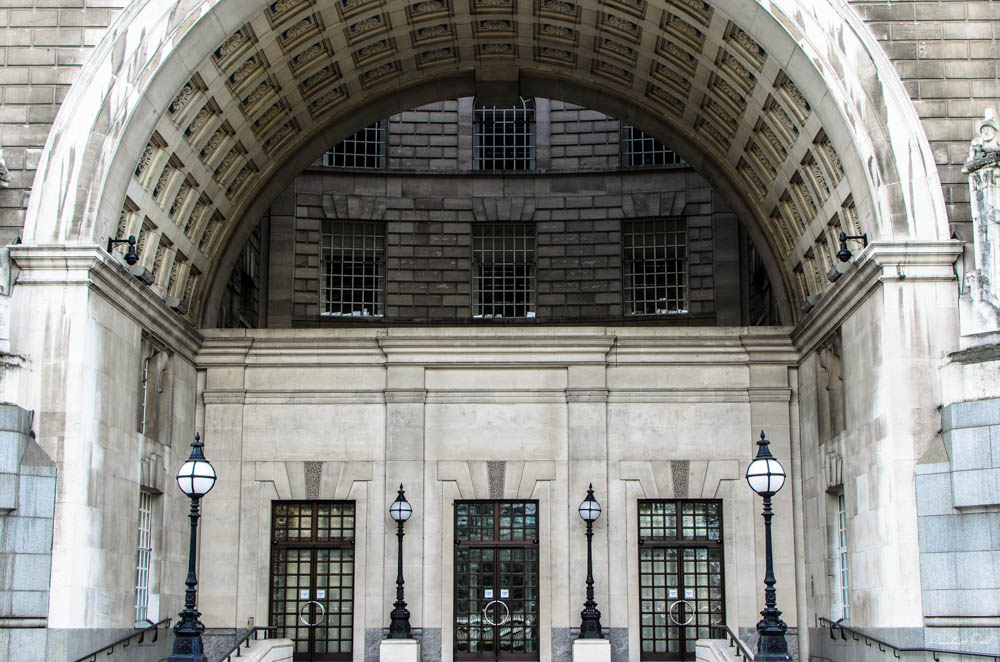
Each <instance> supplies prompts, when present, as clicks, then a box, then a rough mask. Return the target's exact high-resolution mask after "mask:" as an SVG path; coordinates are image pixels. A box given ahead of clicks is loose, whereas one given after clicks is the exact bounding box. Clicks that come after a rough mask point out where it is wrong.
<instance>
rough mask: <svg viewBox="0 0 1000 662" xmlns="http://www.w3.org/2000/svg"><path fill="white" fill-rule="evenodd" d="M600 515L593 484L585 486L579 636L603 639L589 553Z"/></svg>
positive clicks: (582, 511) (582, 515) (592, 564)
mask: <svg viewBox="0 0 1000 662" xmlns="http://www.w3.org/2000/svg"><path fill="white" fill-rule="evenodd" d="M600 516H601V504H599V503H598V502H597V499H595V498H594V485H593V483H591V484H590V485H589V486H588V487H587V498H586V499H584V500H583V503H581V504H580V517H582V518H583V521H584V522H586V523H587V599H586V601H585V602H584V603H583V611H581V612H580V619H581V620H580V638H581V639H603V638H604V635H602V634H601V612H600V611H598V609H597V603H596V602H594V562H593V557H592V555H591V548H592V542H593V539H594V522H595V521H596V520H597V518H598V517H600Z"/></svg>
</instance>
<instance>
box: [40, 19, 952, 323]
mask: <svg viewBox="0 0 1000 662" xmlns="http://www.w3.org/2000/svg"><path fill="white" fill-rule="evenodd" d="M512 84H517V85H518V86H519V87H521V88H522V91H524V92H526V93H529V94H530V93H535V91H537V90H545V91H546V92H545V96H554V97H559V96H560V95H562V96H564V97H567V98H569V99H570V100H572V99H573V98H581V99H586V100H587V101H588V103H589V105H591V106H593V107H595V108H597V109H608V110H611V111H612V112H615V114H618V115H619V116H623V117H624V118H626V119H630V118H637V119H639V120H640V121H641V122H643V123H644V124H646V125H649V126H650V129H652V130H653V131H654V132H657V133H659V134H660V135H662V136H663V137H665V138H667V139H668V140H669V141H670V143H671V145H672V146H673V147H674V148H675V149H677V150H678V151H679V152H680V153H681V155H682V156H684V157H685V158H686V159H687V160H688V161H689V162H690V163H692V164H694V165H695V166H696V167H697V168H698V169H699V170H700V171H701V172H702V173H703V174H705V175H706V176H707V177H708V178H709V179H710V180H711V181H712V182H713V183H714V184H716V186H717V187H719V188H720V190H721V191H722V192H723V193H724V194H725V195H727V197H729V198H730V202H731V203H732V204H733V205H734V206H735V207H736V208H737V209H738V210H740V211H741V212H742V215H743V220H744V222H745V223H746V224H747V226H748V227H749V228H750V230H751V233H752V235H753V236H754V238H755V240H756V241H757V243H758V244H759V245H760V246H761V247H762V248H763V252H764V253H765V256H766V258H767V261H768V262H769V266H770V270H771V274H772V280H775V281H776V282H777V283H778V286H779V288H780V289H781V290H783V291H784V292H785V293H786V295H787V301H789V302H790V306H788V307H789V308H790V309H791V310H792V312H793V314H797V311H798V308H799V306H798V304H800V303H801V302H802V301H803V300H805V299H806V298H807V297H809V296H810V295H814V294H817V293H820V292H822V290H823V289H824V287H825V286H826V285H827V281H826V279H825V277H824V274H825V272H826V271H827V270H828V269H829V268H830V267H831V266H832V264H833V254H834V253H835V251H836V244H835V238H836V235H837V234H838V233H839V232H840V231H841V230H842V229H843V230H846V231H848V232H849V233H858V232H861V231H864V232H867V233H868V234H869V235H870V236H871V237H872V238H873V239H892V240H903V239H928V240H940V239H944V238H946V237H947V236H948V224H947V217H946V213H945V207H944V201H943V197H942V195H941V191H940V186H939V183H938V176H937V171H936V169H935V166H934V161H933V158H932V156H931V153H930V149H929V147H928V145H927V141H926V138H925V137H924V134H923V130H922V128H921V125H920V124H919V121H918V119H917V116H916V114H915V112H914V110H913V108H912V105H911V103H910V100H909V98H908V96H907V95H906V93H905V91H904V89H903V87H902V85H901V83H900V82H899V80H898V78H897V76H896V74H895V72H894V70H893V68H892V66H891V64H890V63H889V61H888V59H887V58H886V57H885V56H884V54H883V53H882V52H881V50H880V49H879V47H878V45H877V44H876V42H875V40H874V39H873V38H872V36H871V35H870V33H869V32H868V31H867V28H866V27H865V26H864V25H863V23H862V22H861V21H860V20H859V19H858V18H857V17H856V16H855V15H854V14H853V13H852V12H851V10H850V9H849V7H847V5H846V3H844V2H842V1H841V0H825V1H821V2H808V3H805V2H799V1H798V0H776V1H775V2H770V3H764V4H758V3H756V2H745V0H719V1H717V2H713V3H708V2H701V1H700V0H669V1H667V2H665V3H664V4H662V5H660V4H657V5H655V6H654V5H652V4H650V3H648V2H646V1H645V0H579V1H577V2H568V1H565V0H535V1H534V2H526V1H523V0H521V1H517V0H468V1H466V0H417V1H414V2H409V3H405V4H404V3H392V4H391V5H389V4H387V3H381V2H379V1H378V0H371V1H367V2H366V1H365V0H340V1H338V2H326V1H321V0H278V1H277V2H266V3H263V2H247V1H246V0H203V1H199V2H195V1H192V2H181V3H175V2H166V1H160V0H145V1H144V2H135V3H132V4H131V5H130V6H129V8H128V9H126V10H125V11H124V12H123V13H122V14H121V16H120V17H119V19H118V21H117V22H116V24H115V25H114V26H113V27H112V28H111V29H110V30H109V32H108V35H107V36H106V37H105V39H104V41H102V43H101V44H100V45H99V47H98V48H97V49H96V51H95V53H94V55H93V57H92V59H91V60H90V61H89V62H88V63H87V65H86V66H85V67H84V68H83V70H82V71H81V74H80V77H79V79H78V81H77V83H76V84H75V85H74V86H73V88H72V89H71V91H70V93H69V95H68V97H67V99H66V101H65V103H64V105H63V108H62V110H61V112H60V114H59V116H58V118H57V120H56V123H55V125H54V127H53V130H52V132H51V133H50V137H49V140H48V143H47V144H46V147H45V150H44V153H43V156H42V158H41V162H40V164H39V169H38V173H37V176H36V180H35V186H34V189H33V193H32V197H31V201H30V204H29V209H28V214H27V220H26V226H25V234H24V238H25V242H26V243H29V244H30V243H36V244H42V243H69V244H80V243H83V244H92V243H97V244H102V243H104V240H105V238H106V237H108V236H127V235H129V234H137V235H139V238H140V247H141V250H142V253H143V254H142V260H143V264H144V265H145V266H146V267H147V268H149V269H150V270H151V271H152V272H153V275H154V278H155V283H154V285H153V288H154V291H156V292H157V293H158V294H159V295H160V296H162V297H164V298H167V297H171V298H172V300H174V301H178V302H182V303H183V305H179V306H178V308H179V310H182V311H185V310H186V311H187V312H186V315H187V316H188V319H189V320H190V321H192V322H194V323H195V324H200V323H204V322H208V323H211V313H209V312H207V311H209V310H212V309H214V306H212V305H209V304H211V303H212V302H213V301H214V299H215V295H216V294H217V293H218V292H217V290H216V291H215V292H213V291H212V289H211V284H212V282H213V280H216V281H217V280H219V279H217V278H216V275H217V274H222V278H223V279H224V278H225V275H226V274H228V268H229V266H230V265H231V263H232V261H233V259H234V258H235V254H236V252H237V251H238V247H239V246H240V245H241V244H242V239H243V238H245V236H246V234H247V233H248V232H249V229H250V225H251V224H252V223H253V222H255V220H256V218H255V214H256V213H257V212H259V211H261V210H262V209H263V208H264V207H265V206H266V205H267V204H268V202H269V201H270V199H271V197H273V195H274V194H275V193H276V192H277V190H280V188H281V187H282V186H283V185H284V183H285V182H287V181H288V180H289V179H290V178H291V177H292V176H293V175H294V173H295V172H297V170H298V169H300V168H301V167H302V166H303V165H304V164H306V163H308V162H309V161H310V160H312V158H314V157H315V156H316V154H317V153H318V152H320V151H323V150H324V149H326V148H327V147H328V146H329V145H331V144H332V143H334V142H335V141H336V140H338V139H339V138H341V137H343V136H344V135H347V134H348V133H350V132H351V131H352V130H354V129H356V128H358V127H360V126H362V125H364V124H365V123H366V122H368V121H370V120H371V119H374V118H376V117H379V116H384V115H385V114H388V113H389V112H392V111H393V110H399V109H401V108H404V107H406V106H408V105H415V103H417V102H419V100H421V99H424V100H430V99H433V98H444V97H447V96H456V95H458V94H468V93H472V92H475V91H476V90H477V89H479V90H482V89H484V88H485V87H489V86H492V85H497V86H501V87H502V86H507V87H510V86H511V85H512ZM553 92H555V93H553ZM245 219H246V220H245ZM786 312H787V311H786ZM786 317H788V315H787V314H786Z"/></svg>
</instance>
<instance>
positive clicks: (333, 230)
mask: <svg viewBox="0 0 1000 662" xmlns="http://www.w3.org/2000/svg"><path fill="white" fill-rule="evenodd" d="M322 239H323V249H322V250H323V256H322V257H323V275H322V281H321V283H322V285H321V288H320V289H321V292H320V301H321V306H322V309H321V312H322V314H323V315H330V316H351V317H378V316H382V315H384V314H385V313H384V310H383V307H384V292H385V226H384V224H382V223H366V222H361V221H324V223H323V238H322Z"/></svg>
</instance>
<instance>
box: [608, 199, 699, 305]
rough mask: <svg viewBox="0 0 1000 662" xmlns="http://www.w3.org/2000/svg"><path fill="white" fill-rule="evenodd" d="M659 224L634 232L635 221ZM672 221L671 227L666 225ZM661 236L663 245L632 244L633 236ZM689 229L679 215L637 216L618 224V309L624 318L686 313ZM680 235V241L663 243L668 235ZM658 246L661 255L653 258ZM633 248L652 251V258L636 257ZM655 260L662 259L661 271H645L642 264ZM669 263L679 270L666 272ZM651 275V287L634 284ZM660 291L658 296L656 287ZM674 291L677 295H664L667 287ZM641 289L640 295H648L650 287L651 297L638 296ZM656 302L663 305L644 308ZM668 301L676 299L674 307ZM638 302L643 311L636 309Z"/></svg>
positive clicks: (689, 300) (687, 301)
mask: <svg viewBox="0 0 1000 662" xmlns="http://www.w3.org/2000/svg"><path fill="white" fill-rule="evenodd" d="M655 223H662V224H664V226H663V227H662V228H655V227H654V229H653V231H651V232H650V231H648V230H646V229H643V230H642V231H641V232H639V233H637V232H636V231H635V228H636V226H638V225H639V224H647V225H649V224H655ZM668 223H671V224H675V227H674V228H673V229H671V228H669V227H668V226H667V225H666V224H668ZM660 234H662V235H664V244H663V245H662V246H659V245H657V244H655V243H654V244H652V245H648V244H645V243H643V244H642V245H636V244H635V243H634V238H635V237H636V236H637V235H642V236H647V235H653V236H654V237H655V236H657V235H660ZM688 234H689V228H688V223H687V218H686V217H683V216H663V217H657V218H640V219H625V220H623V221H622V224H621V250H622V310H623V312H624V316H625V317H650V318H661V317H675V316H687V315H690V314H691V308H690V304H691V299H690V291H691V288H690V283H689V277H688V276H689V271H690V269H689V267H690V264H689V261H690V255H691V252H690V248H689V244H690V241H689V237H688ZM670 235H672V236H674V237H675V238H676V237H682V238H683V243H672V244H667V243H666V240H667V237H668V236H670ZM658 248H662V252H663V257H662V258H660V257H656V256H655V251H656V250H657V249H658ZM671 248H673V249H674V251H675V255H674V256H673V257H667V252H668V249H671ZM678 248H680V249H681V251H682V253H683V254H682V255H680V256H677V255H676V253H677V249H678ZM637 249H641V250H642V251H643V253H645V251H646V250H652V251H654V257H653V258H652V259H647V258H646V257H645V255H643V257H642V258H637V257H636V255H635V252H636V250H637ZM629 251H632V255H631V256H630V255H629ZM657 261H660V262H663V263H664V264H663V270H662V272H658V271H655V270H654V271H649V270H648V269H647V267H646V265H648V264H650V263H655V262H657ZM670 262H676V263H678V264H679V265H680V267H681V268H680V269H679V270H677V271H668V270H667V265H668V263H670ZM636 265H640V266H642V271H641V272H638V271H636V270H635V267H636ZM658 276H662V277H663V284H662V285H660V284H658V283H657V282H656V281H655V279H656V278H657V277H658ZM671 276H673V277H674V278H675V279H677V280H676V281H675V282H674V283H673V284H671V282H670V280H669V279H670V277H671ZM640 278H643V279H649V278H653V279H654V282H653V284H652V286H650V285H648V284H646V281H644V282H643V283H642V284H641V285H639V284H637V281H638V280H639V279H640ZM661 289H662V291H663V295H664V296H663V297H660V296H659V294H660V290H661ZM672 289H673V290H676V291H678V292H679V294H680V295H679V297H674V298H672V297H670V296H668V294H669V292H670V290H672ZM640 290H641V291H642V292H643V293H644V294H648V292H649V291H650V290H651V291H652V292H653V297H654V298H653V299H648V298H642V299H640V298H639V295H638V292H639V291H640ZM660 301H663V302H664V305H665V308H663V309H659V308H655V307H654V308H653V310H652V311H650V310H648V308H649V304H650V303H652V304H654V306H655V305H656V304H658V303H659V302H660ZM671 302H677V308H676V309H673V310H672V309H671V308H670V304H671ZM640 304H646V305H645V306H644V308H646V309H645V310H637V307H638V306H639V305H640Z"/></svg>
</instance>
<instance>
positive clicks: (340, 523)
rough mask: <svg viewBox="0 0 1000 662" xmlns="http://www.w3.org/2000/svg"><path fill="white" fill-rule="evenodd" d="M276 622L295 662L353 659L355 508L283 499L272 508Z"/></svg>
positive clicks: (273, 611)
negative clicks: (289, 640)
mask: <svg viewBox="0 0 1000 662" xmlns="http://www.w3.org/2000/svg"><path fill="white" fill-rule="evenodd" d="M270 612H271V615H270V624H271V625H274V626H276V627H277V628H278V632H277V636H278V637H282V638H288V639H291V640H292V641H293V642H294V643H295V652H294V658H293V659H295V660H303V661H307V662H322V661H325V660H349V659H351V651H352V645H353V640H354V636H353V625H354V504H353V503H344V502H331V501H296V502H290V501H281V502H275V503H273V504H272V508H271V609H270Z"/></svg>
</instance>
